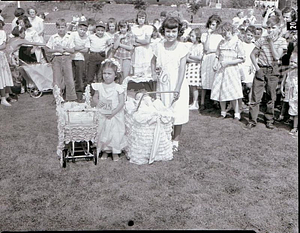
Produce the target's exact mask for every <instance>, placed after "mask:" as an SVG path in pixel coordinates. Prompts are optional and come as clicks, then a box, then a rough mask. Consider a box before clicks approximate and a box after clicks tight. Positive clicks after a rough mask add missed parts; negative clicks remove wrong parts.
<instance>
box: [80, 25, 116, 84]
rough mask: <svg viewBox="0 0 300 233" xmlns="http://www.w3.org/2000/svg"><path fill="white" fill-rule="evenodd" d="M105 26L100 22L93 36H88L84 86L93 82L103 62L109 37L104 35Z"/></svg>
mask: <svg viewBox="0 0 300 233" xmlns="http://www.w3.org/2000/svg"><path fill="white" fill-rule="evenodd" d="M105 29H106V25H105V23H103V22H102V21H100V22H99V23H97V24H96V32H95V34H92V35H89V37H88V38H89V39H88V42H87V47H88V48H89V65H88V69H87V76H86V80H85V84H86V85H87V84H90V83H92V82H94V80H95V76H97V75H98V72H99V70H100V66H101V62H102V61H104V60H105V57H106V53H105V51H107V48H108V44H109V41H110V37H109V36H107V35H106V33H105Z"/></svg>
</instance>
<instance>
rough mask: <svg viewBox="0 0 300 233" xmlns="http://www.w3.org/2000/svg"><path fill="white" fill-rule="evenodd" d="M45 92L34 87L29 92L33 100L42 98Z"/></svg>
mask: <svg viewBox="0 0 300 233" xmlns="http://www.w3.org/2000/svg"><path fill="white" fill-rule="evenodd" d="M42 94H43V92H41V91H39V89H37V87H33V88H30V90H29V95H30V96H31V97H32V98H36V99H37V98H40V97H41V96H42Z"/></svg>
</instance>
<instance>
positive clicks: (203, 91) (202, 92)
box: [200, 89, 206, 110]
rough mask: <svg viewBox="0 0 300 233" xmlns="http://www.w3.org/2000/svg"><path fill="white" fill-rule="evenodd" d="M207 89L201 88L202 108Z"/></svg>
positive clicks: (202, 107)
mask: <svg viewBox="0 0 300 233" xmlns="http://www.w3.org/2000/svg"><path fill="white" fill-rule="evenodd" d="M205 95H206V90H205V89H202V90H201V100H200V110H202V109H204V100H205Z"/></svg>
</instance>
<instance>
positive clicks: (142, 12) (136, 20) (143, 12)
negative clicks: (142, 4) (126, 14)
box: [135, 10, 148, 24]
mask: <svg viewBox="0 0 300 233" xmlns="http://www.w3.org/2000/svg"><path fill="white" fill-rule="evenodd" d="M140 16H144V17H145V24H148V20H147V13H146V11H144V10H140V11H139V12H138V13H137V15H136V19H135V22H136V24H139V21H138V17H140Z"/></svg>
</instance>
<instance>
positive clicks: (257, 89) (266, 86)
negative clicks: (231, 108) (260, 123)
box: [249, 67, 279, 124]
mask: <svg viewBox="0 0 300 233" xmlns="http://www.w3.org/2000/svg"><path fill="white" fill-rule="evenodd" d="M261 70H262V72H263V74H264V75H263V77H262V78H261V77H257V75H255V77H254V80H253V86H252V98H251V103H250V107H249V121H250V122H251V123H253V124H256V123H257V117H258V113H259V106H260V102H261V99H262V97H263V94H264V91H266V101H267V110H266V112H265V113H264V116H265V120H266V123H273V122H274V119H273V118H274V104H275V101H276V87H277V84H278V79H279V75H278V74H277V72H273V69H272V68H271V67H270V68H264V67H262V68H261Z"/></svg>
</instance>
